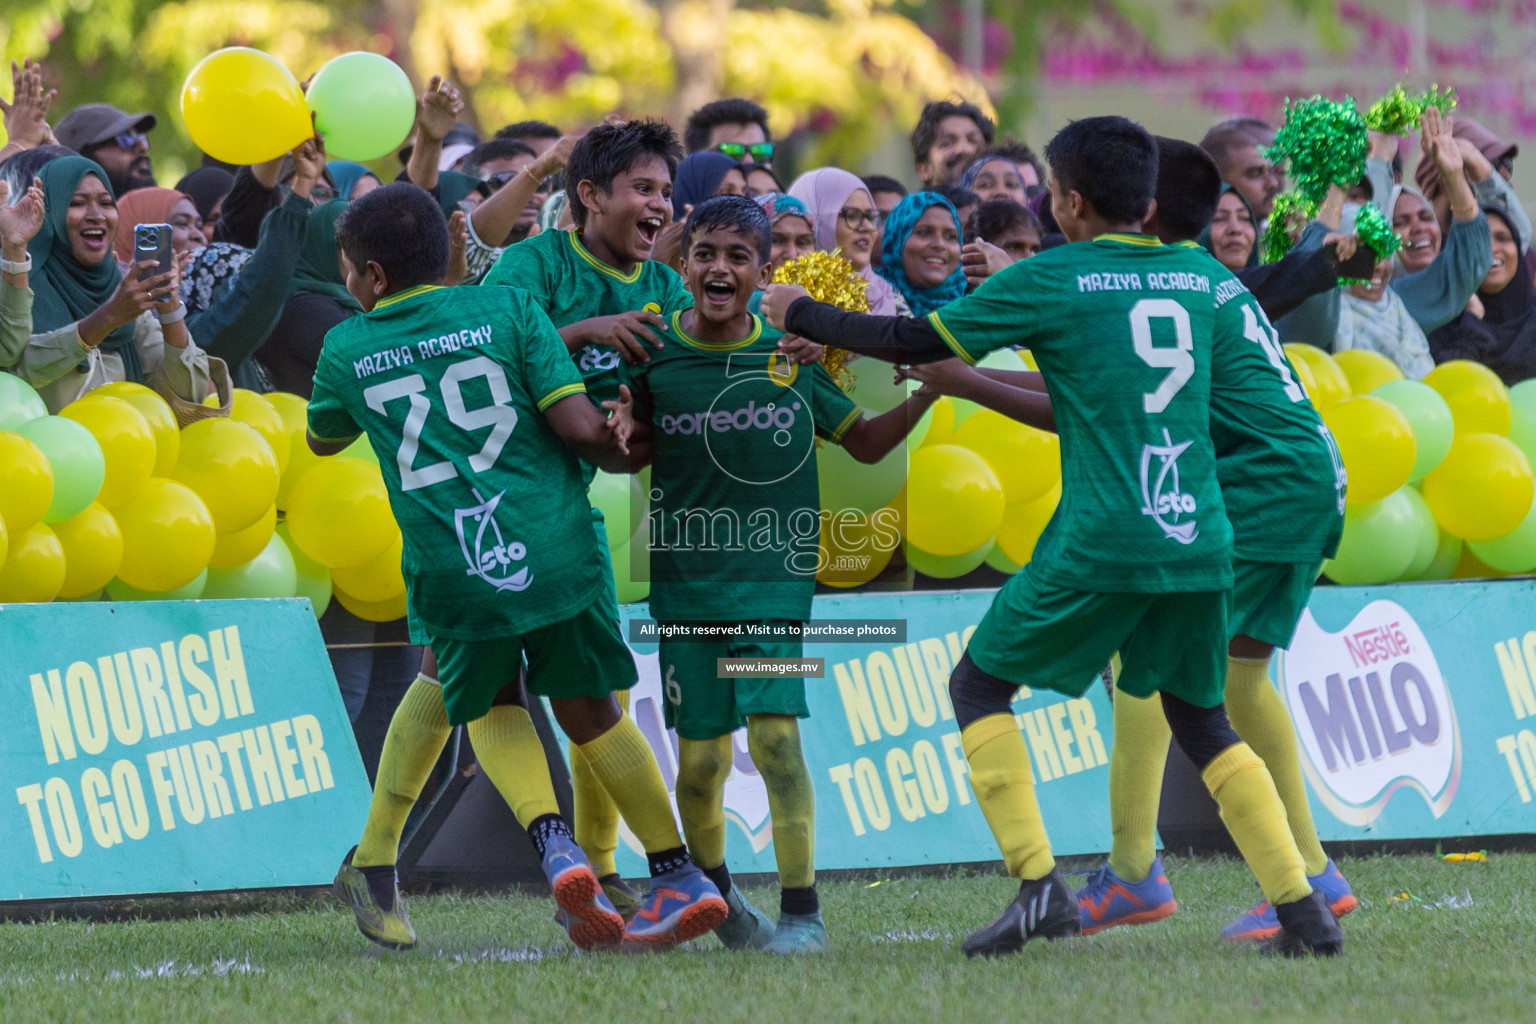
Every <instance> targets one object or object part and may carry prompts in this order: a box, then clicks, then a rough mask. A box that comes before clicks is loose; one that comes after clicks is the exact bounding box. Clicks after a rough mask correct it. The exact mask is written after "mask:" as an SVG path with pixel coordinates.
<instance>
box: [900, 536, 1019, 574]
mask: <svg viewBox="0 0 1536 1024" xmlns="http://www.w3.org/2000/svg"><path fill="white" fill-rule="evenodd" d="M996 543H997V538H995V537H993V538H989V539H988V540H987V542H986V543H985V544H983V545H982V546H981V547H979V548H977V549H976V550H974V551H967V552H966V553H965V554H963V555H930V554H929V553H928V552H926V551H923V550H921V549H920V548H915V547H913V546H912V545H911V544H910V543H908V542H907V541H902V544H901V549H902V550H903V551H904V552H906V555H907V564H908V565H910V566H911V567H912V568H914V569H916V570H917V571H918V572H920V573H922V574H923V575H924V576H932V577H933V578H934V579H936V580H952V579H954V578H955V577H957V576H964V575H965V574H966V573H968V572H971V571H972V570H974V569H976V568H977V567H978V566H980V565H981V563H982V562H985V561H986V560H987V555H989V554H991V553H992V548H993V546H994V545H995V544H996Z"/></svg>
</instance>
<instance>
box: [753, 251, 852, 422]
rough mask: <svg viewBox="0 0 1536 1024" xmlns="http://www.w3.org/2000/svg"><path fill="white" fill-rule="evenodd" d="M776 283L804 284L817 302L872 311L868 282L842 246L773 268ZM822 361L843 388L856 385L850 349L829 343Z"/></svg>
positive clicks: (842, 308) (848, 309)
mask: <svg viewBox="0 0 1536 1024" xmlns="http://www.w3.org/2000/svg"><path fill="white" fill-rule="evenodd" d="M773 283H774V284H794V285H799V286H800V287H801V288H804V289H805V291H806V294H808V295H809V296H810V297H811V298H813V299H815V300H816V301H817V302H825V303H828V304H830V305H833V306H836V307H837V308H838V309H841V310H844V311H846V312H849V313H868V312H869V295H868V288H869V282H868V281H866V280H864V278H863V276H862V275H861V274H860V273H859V272H858V271H857V270H855V269H854V266H853V264H852V263H850V262H849V261H848V259H847V258H846V257H844V256H843V251H842V250H841V249H834V250H832V251H831V252H811V253H806V254H805V255H804V256H801V257H800V258H799V259H794V260H790V261H789V262H787V263H784V264H782V265H781V266H779V267H778V268H777V269H776V270H774V272H773ZM821 365H822V367H823V368H824V369H825V370H826V371H827V373H828V374H830V375H831V377H832V379H833V380H834V381H836V382H837V385H838V387H840V388H842V389H843V390H844V391H848V390H851V389H852V388H853V372H852V371H851V370H849V369H848V350H847V349H844V348H833V347H831V346H830V345H829V346H827V348H826V349H825V351H823V352H822V354H821Z"/></svg>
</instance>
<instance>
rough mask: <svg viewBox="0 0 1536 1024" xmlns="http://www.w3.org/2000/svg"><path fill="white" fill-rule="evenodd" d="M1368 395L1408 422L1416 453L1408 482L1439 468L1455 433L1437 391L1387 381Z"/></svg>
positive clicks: (1407, 382)
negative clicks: (1399, 414)
mask: <svg viewBox="0 0 1536 1024" xmlns="http://www.w3.org/2000/svg"><path fill="white" fill-rule="evenodd" d="M1371 394H1372V395H1375V396H1376V397H1377V398H1380V399H1381V400H1383V401H1385V402H1390V403H1391V404H1392V405H1395V406H1397V408H1398V411H1400V412H1401V413H1402V414H1403V415H1404V416H1406V417H1407V418H1408V425H1409V426H1410V427H1412V428H1413V441H1414V445H1415V446H1416V450H1417V454H1416V456H1415V457H1414V460H1413V472H1411V473H1409V474H1408V481H1409V483H1417V482H1418V481H1420V480H1422V479H1424V477H1426V476H1427V475H1429V473H1430V472H1431V471H1432V470H1433V469H1434V468H1435V467H1436V466H1438V465H1440V462H1441V460H1443V459H1444V458H1445V455H1446V452H1449V451H1450V450H1451V441H1452V440H1453V438H1454V436H1455V433H1456V425H1455V423H1454V422H1453V421H1452V420H1451V407H1450V406H1449V405H1446V404H1445V399H1444V398H1441V397H1440V393H1439V392H1438V391H1436V390H1435V389H1434V388H1432V387H1430V386H1429V385H1428V384H1424V383H1421V382H1419V381H1416V380H1394V381H1388V382H1387V383H1385V384H1383V385H1381V387H1379V388H1377V389H1376V390H1375V391H1372V392H1371Z"/></svg>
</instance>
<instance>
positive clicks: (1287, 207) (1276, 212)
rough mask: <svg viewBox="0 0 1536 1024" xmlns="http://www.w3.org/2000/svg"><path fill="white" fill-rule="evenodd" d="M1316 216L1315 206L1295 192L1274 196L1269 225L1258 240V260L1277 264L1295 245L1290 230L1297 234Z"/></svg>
mask: <svg viewBox="0 0 1536 1024" xmlns="http://www.w3.org/2000/svg"><path fill="white" fill-rule="evenodd" d="M1316 216H1317V204H1316V203H1313V202H1311V201H1309V200H1307V199H1305V198H1303V197H1302V196H1299V195H1297V194H1296V193H1295V192H1282V193H1280V194H1279V195H1278V196H1275V205H1274V207H1273V208H1272V209H1271V210H1270V212H1269V224H1268V226H1267V227H1265V228H1264V237H1263V238H1261V239H1260V240H1259V245H1260V249H1259V258H1260V259H1261V260H1263V262H1265V263H1278V262H1279V261H1280V260H1282V259H1284V258H1285V254H1286V253H1288V252H1290V251H1291V247H1292V246H1294V245H1295V244H1296V239H1295V237H1294V236H1293V235H1292V234H1291V228H1292V227H1295V228H1296V229H1297V233H1298V234H1299V233H1300V229H1301V228H1302V227H1304V226H1305V225H1306V224H1307V222H1309V221H1311V220H1312V218H1313V217H1316Z"/></svg>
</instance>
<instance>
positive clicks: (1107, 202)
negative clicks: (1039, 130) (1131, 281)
mask: <svg viewBox="0 0 1536 1024" xmlns="http://www.w3.org/2000/svg"><path fill="white" fill-rule="evenodd" d="M1045 159H1046V161H1047V162H1048V163H1049V164H1050V165H1051V174H1052V176H1053V177H1055V179H1056V181H1057V183H1058V184H1060V186H1061V190H1062V192H1063V193H1067V192H1076V193H1077V194H1079V195H1080V196H1082V197H1083V198H1084V199H1086V200H1087V201H1088V204H1089V205H1090V206H1092V207H1093V209H1094V212H1095V213H1097V214H1098V215H1099V216H1100V217H1103V218H1104V219H1105V220H1107V221H1109V222H1110V223H1114V224H1136V223H1140V222H1141V221H1142V220H1143V219H1145V217H1146V216H1147V210H1148V209H1149V208H1150V207H1151V205H1152V195H1153V193H1154V192H1156V190H1157V143H1155V142H1153V141H1152V136H1151V135H1149V134H1148V133H1147V130H1146V129H1145V128H1143V127H1142V126H1141V125H1139V124H1137V123H1136V122H1135V121H1132V120H1130V119H1129V118H1124V117H1117V116H1107V117H1085V118H1083V119H1082V120H1080V121H1071V122H1068V124H1067V126H1066V127H1065V128H1063V129H1062V130H1061V131H1059V132H1057V133H1056V137H1055V138H1054V139H1052V140H1051V142H1050V145H1048V146H1046V147H1045Z"/></svg>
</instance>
